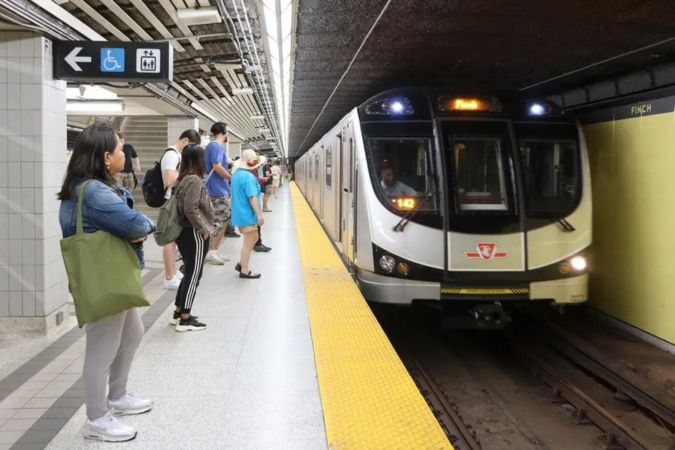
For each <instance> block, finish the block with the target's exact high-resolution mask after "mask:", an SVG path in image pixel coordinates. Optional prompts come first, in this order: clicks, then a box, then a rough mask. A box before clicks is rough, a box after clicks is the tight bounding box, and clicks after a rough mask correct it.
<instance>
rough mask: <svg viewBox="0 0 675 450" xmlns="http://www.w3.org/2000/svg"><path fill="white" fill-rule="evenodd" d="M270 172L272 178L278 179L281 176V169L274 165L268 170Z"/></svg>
mask: <svg viewBox="0 0 675 450" xmlns="http://www.w3.org/2000/svg"><path fill="white" fill-rule="evenodd" d="M270 172H272V176H273V177H280V176H281V167H279V166H277V165H274V166H272V167H271V168H270Z"/></svg>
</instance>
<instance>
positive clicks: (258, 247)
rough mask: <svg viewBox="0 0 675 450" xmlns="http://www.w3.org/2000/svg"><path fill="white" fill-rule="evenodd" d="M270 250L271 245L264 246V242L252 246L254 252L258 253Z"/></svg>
mask: <svg viewBox="0 0 675 450" xmlns="http://www.w3.org/2000/svg"><path fill="white" fill-rule="evenodd" d="M270 250H272V247H268V246H266V245H265V244H258V245H256V246H255V247H253V251H254V252H258V253H261V252H262V253H267V252H269V251H270Z"/></svg>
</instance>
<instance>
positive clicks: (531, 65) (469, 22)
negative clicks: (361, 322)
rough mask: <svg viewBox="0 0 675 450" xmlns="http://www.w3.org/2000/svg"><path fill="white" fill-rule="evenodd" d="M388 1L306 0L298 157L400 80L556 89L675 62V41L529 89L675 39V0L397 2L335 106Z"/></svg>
mask: <svg viewBox="0 0 675 450" xmlns="http://www.w3.org/2000/svg"><path fill="white" fill-rule="evenodd" d="M386 3H387V2H386V0H330V1H329V0H299V7H298V8H299V14H298V18H297V40H296V57H295V71H294V88H293V94H292V105H291V126H290V138H289V155H290V156H293V155H296V156H297V155H299V154H301V153H302V152H304V151H305V150H306V149H307V148H308V147H309V146H311V145H312V144H313V143H314V142H315V141H316V140H317V139H318V138H320V137H321V136H322V135H323V134H324V133H325V132H326V131H328V129H330V127H332V126H333V125H334V124H335V123H336V122H337V121H338V120H339V119H340V118H341V117H342V116H343V115H344V114H345V113H347V112H348V111H349V110H350V109H352V108H353V107H354V106H356V105H358V104H359V103H361V102H363V101H364V100H365V99H367V98H368V97H370V96H371V95H374V94H376V93H378V92H380V91H383V90H385V89H389V88H392V87H396V86H402V85H443V86H448V87H449V88H450V89H452V90H454V91H456V92H457V93H482V92H486V91H488V92H491V93H503V92H507V93H514V92H519V91H522V92H523V93H524V94H527V95H533V96H534V95H544V94H546V95H548V94H555V93H558V92H561V91H563V90H567V89H571V88H573V87H575V86H579V85H582V84H586V83H591V82H594V81H598V80H602V79H606V78H610V77H615V76H618V75H621V74H624V73H628V72H631V71H634V70H636V69H639V68H641V67H646V66H652V65H655V64H662V63H666V62H672V61H675V40H674V41H670V42H666V43H663V44H661V45H658V46H655V47H652V48H649V49H646V50H643V51H640V52H637V53H633V54H630V55H626V56H624V57H621V58H618V59H614V60H612V61H609V62H606V63H603V64H599V65H597V66H594V67H592V68H588V69H585V70H582V71H579V72H577V73H575V74H572V75H568V76H565V77H562V78H559V79H557V80H554V81H550V82H547V83H544V84H542V85H540V86H537V87H533V88H530V89H525V90H523V88H525V87H527V86H529V85H532V84H535V83H538V82H541V81H544V80H547V79H549V78H552V77H555V76H558V75H561V74H565V73H567V72H570V71H574V70H576V69H579V68H582V67H585V66H588V65H590V64H593V63H596V62H599V61H602V60H604V59H607V58H612V57H615V56H617V55H621V54H623V53H625V52H628V51H631V50H634V49H638V48H641V47H643V46H646V45H650V44H654V43H656V42H659V41H662V40H664V39H668V38H671V37H673V36H675V1H673V0H594V1H589V0H564V1H563V0H543V1H542V0H392V1H391V3H390V4H389V6H388V8H387V10H386V11H385V12H384V15H383V16H382V18H381V20H380V22H379V23H378V25H377V26H376V27H375V29H374V30H373V33H372V35H371V36H370V37H369V39H368V40H367V41H366V43H365V45H364V47H363V49H362V50H361V52H360V53H359V56H358V57H357V58H356V60H355V61H354V64H353V66H352V67H351V69H350V70H349V72H348V73H347V75H346V77H345V78H344V80H343V81H342V83H341V84H340V86H339V87H338V89H337V91H336V92H335V95H334V96H333V97H332V99H331V100H330V102H328V103H327V104H326V100H327V99H328V98H329V96H330V95H331V93H332V92H333V90H334V88H335V86H336V85H337V83H338V80H339V79H340V77H341V76H342V75H343V73H344V72H345V70H346V68H347V66H348V65H349V62H350V60H351V59H352V57H353V56H354V54H355V53H356V51H357V49H358V48H359V46H360V45H361V43H362V41H363V39H364V37H365V36H366V34H367V33H368V30H369V29H370V28H371V26H372V24H373V22H374V21H375V19H376V17H377V16H378V14H379V13H380V11H381V10H382V8H383V7H384V5H385V4H386ZM324 105H325V110H324V112H323V113H322V114H320V112H321V110H322V108H323V107H324ZM312 127H313V128H312ZM310 129H311V131H310Z"/></svg>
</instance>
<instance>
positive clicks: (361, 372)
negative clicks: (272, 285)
mask: <svg viewBox="0 0 675 450" xmlns="http://www.w3.org/2000/svg"><path fill="white" fill-rule="evenodd" d="M291 194H292V199H293V210H294V213H295V221H296V229H297V233H298V243H299V247H300V258H301V262H302V272H303V276H304V283H305V293H306V297H307V309H308V313H309V320H310V327H311V331H312V341H313V345H314V358H315V360H316V368H317V374H318V378H319V390H320V394H321V403H322V406H323V415H324V421H325V424H326V435H327V439H328V445H329V447H330V448H331V449H414V448H424V449H440V448H443V449H451V448H452V446H451V445H450V443H449V442H448V440H447V439H446V437H445V434H444V433H443V431H442V430H441V428H440V426H439V424H438V422H437V421H436V419H435V418H434V415H433V414H432V412H431V411H430V410H429V407H428V406H427V404H426V402H425V400H424V398H422V396H421V394H420V393H419V391H418V390H417V387H416V386H415V383H414V382H413V380H412V379H411V377H410V375H409V374H408V372H407V371H406V369H405V367H404V366H403V364H402V363H401V361H400V359H399V358H398V355H397V354H396V352H395V351H394V349H393V347H392V346H391V344H390V342H389V340H388V339H387V336H386V335H385V334H384V332H383V331H382V329H381V328H380V325H379V324H378V323H377V320H376V319H375V317H374V316H373V314H372V313H371V311H370V309H369V308H368V305H367V304H366V301H365V299H364V298H363V296H362V295H361V292H360V291H359V290H358V288H357V286H356V284H355V283H354V281H353V280H352V278H351V276H350V275H349V272H348V271H347V269H346V268H345V266H344V264H343V263H342V260H341V259H340V258H339V257H338V255H337V254H336V252H335V249H334V248H333V246H332V245H331V243H330V241H329V239H328V237H327V236H326V234H325V233H324V231H323V229H322V228H321V226H320V224H319V223H318V221H317V219H316V217H315V216H314V214H313V213H312V211H311V210H310V208H309V205H308V204H307V202H306V201H305V199H304V198H303V197H302V194H301V193H300V191H299V190H298V188H297V186H296V185H295V184H293V183H292V184H291Z"/></svg>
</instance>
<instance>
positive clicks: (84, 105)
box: [66, 102, 124, 112]
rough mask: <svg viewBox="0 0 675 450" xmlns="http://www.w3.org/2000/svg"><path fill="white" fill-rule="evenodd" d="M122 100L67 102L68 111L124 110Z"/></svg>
mask: <svg viewBox="0 0 675 450" xmlns="http://www.w3.org/2000/svg"><path fill="white" fill-rule="evenodd" d="M122 111H124V103H122V102H66V112H122Z"/></svg>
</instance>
